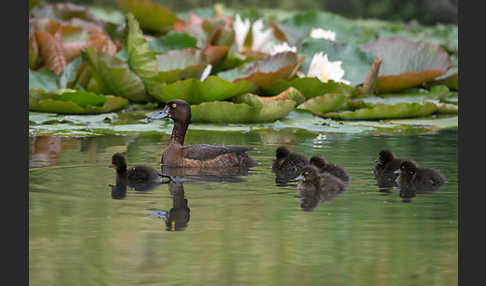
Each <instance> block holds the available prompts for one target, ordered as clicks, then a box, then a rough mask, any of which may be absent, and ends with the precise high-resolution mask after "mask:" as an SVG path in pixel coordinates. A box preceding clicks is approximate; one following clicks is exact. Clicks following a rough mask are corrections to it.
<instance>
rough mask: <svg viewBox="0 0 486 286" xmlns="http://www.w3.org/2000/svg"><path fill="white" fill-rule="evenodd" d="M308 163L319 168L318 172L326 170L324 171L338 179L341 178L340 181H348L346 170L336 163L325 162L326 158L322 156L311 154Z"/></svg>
mask: <svg viewBox="0 0 486 286" xmlns="http://www.w3.org/2000/svg"><path fill="white" fill-rule="evenodd" d="M309 163H310V164H311V165H314V166H316V167H317V168H318V169H319V172H321V173H324V172H326V173H329V174H331V175H334V176H335V177H338V178H339V179H341V181H343V182H348V181H349V176H348V173H346V171H345V170H344V169H343V168H341V167H340V166H338V165H336V164H333V163H329V162H327V160H326V159H325V158H324V157H321V156H313V157H312V158H311V159H310V162H309Z"/></svg>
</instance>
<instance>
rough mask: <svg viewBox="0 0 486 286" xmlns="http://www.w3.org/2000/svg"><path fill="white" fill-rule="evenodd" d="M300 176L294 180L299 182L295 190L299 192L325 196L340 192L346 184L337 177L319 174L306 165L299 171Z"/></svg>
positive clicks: (315, 169)
mask: <svg viewBox="0 0 486 286" xmlns="http://www.w3.org/2000/svg"><path fill="white" fill-rule="evenodd" d="M300 173H301V175H300V176H299V177H297V178H296V180H299V181H300V182H299V184H298V185H297V189H298V190H299V191H300V192H301V194H302V193H303V192H314V193H317V192H318V193H320V194H323V193H324V195H325V196H326V195H328V194H336V193H340V192H342V191H343V190H344V189H345V187H346V184H345V183H344V182H343V181H342V180H341V179H339V178H338V177H336V176H334V175H332V174H329V173H319V169H317V167H316V166H314V165H307V166H305V167H304V168H303V169H302V170H301V172H300Z"/></svg>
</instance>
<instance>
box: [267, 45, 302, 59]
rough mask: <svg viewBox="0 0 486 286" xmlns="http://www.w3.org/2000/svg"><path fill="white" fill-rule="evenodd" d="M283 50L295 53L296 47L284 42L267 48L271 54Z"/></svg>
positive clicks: (282, 51)
mask: <svg viewBox="0 0 486 286" xmlns="http://www.w3.org/2000/svg"><path fill="white" fill-rule="evenodd" d="M284 52H294V53H297V48H296V47H291V46H289V45H288V44H287V43H286V42H284V43H283V44H281V45H273V46H271V47H270V48H269V54H270V55H272V56H273V55H276V54H279V53H284Z"/></svg>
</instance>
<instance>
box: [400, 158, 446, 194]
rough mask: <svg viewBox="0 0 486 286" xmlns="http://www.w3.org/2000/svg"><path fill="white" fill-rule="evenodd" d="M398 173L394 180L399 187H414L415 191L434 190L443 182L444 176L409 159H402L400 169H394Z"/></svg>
mask: <svg viewBox="0 0 486 286" xmlns="http://www.w3.org/2000/svg"><path fill="white" fill-rule="evenodd" d="M395 172H396V173H397V174H399V175H398V178H397V179H396V182H397V184H398V186H399V187H400V189H402V188H406V189H414V190H415V191H417V192H422V193H424V192H434V191H437V190H438V189H439V187H440V186H442V185H443V184H444V183H445V179H444V177H443V176H442V175H441V174H439V172H437V171H436V170H434V169H430V168H423V167H417V165H416V164H415V163H414V162H412V161H410V160H404V161H403V162H402V163H401V164H400V169H399V170H397V171H395Z"/></svg>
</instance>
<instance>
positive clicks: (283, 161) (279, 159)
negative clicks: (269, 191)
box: [272, 146, 309, 185]
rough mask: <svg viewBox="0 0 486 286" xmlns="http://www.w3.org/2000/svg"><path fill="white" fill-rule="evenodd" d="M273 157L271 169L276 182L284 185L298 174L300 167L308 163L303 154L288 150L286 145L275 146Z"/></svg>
mask: <svg viewBox="0 0 486 286" xmlns="http://www.w3.org/2000/svg"><path fill="white" fill-rule="evenodd" d="M275 153H276V154H275V155H276V158H274V159H273V164H272V171H273V172H274V173H275V174H276V179H275V181H276V183H277V184H278V185H285V184H286V183H288V182H289V181H290V180H292V179H294V178H295V177H297V176H298V175H299V174H300V171H301V170H302V168H304V166H305V165H307V164H308V163H309V160H307V158H306V157H305V156H304V155H300V154H297V153H293V152H290V151H289V149H287V147H284V146H280V147H278V148H277V150H276V152H275Z"/></svg>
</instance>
